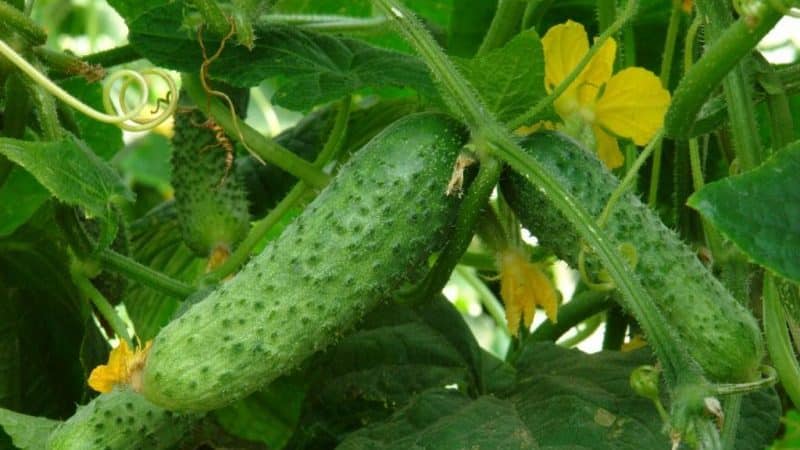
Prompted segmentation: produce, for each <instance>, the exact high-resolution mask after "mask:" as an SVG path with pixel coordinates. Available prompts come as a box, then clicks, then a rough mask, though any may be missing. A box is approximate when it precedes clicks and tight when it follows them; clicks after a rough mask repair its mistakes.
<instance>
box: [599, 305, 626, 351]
mask: <svg viewBox="0 0 800 450" xmlns="http://www.w3.org/2000/svg"><path fill="white" fill-rule="evenodd" d="M627 331H628V317H627V316H626V315H625V312H624V311H623V310H622V308H621V307H620V306H619V305H615V306H614V307H612V308H610V309H609V310H608V312H606V334H605V335H604V336H603V350H619V349H620V348H622V344H623V343H625V335H626V334H627Z"/></svg>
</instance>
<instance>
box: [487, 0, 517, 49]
mask: <svg viewBox="0 0 800 450" xmlns="http://www.w3.org/2000/svg"><path fill="white" fill-rule="evenodd" d="M526 6H527V3H526V2H525V1H524V0H500V1H499V2H498V4H497V11H495V14H494V18H493V19H492V23H491V25H490V26H489V31H488V32H486V36H484V38H483V42H482V43H481V46H480V48H478V56H480V55H484V54H486V53H487V52H490V51H492V50H494V49H496V48H500V47H502V46H503V45H505V43H506V42H508V41H509V40H511V38H512V37H514V35H515V34H517V33H518V32H519V29H520V25H521V23H522V17H523V14H525V7H526Z"/></svg>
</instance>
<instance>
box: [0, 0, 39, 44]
mask: <svg viewBox="0 0 800 450" xmlns="http://www.w3.org/2000/svg"><path fill="white" fill-rule="evenodd" d="M0 27H2V28H5V29H7V30H9V31H13V32H16V33H18V34H19V35H20V36H22V37H23V38H24V39H25V40H26V41H27V42H28V44H30V45H31V46H37V45H43V44H44V43H45V42H46V41H47V33H45V32H44V30H43V29H42V28H41V27H40V26H39V25H37V24H36V23H35V22H34V21H33V20H31V19H30V17H28V16H26V15H25V14H24V13H23V12H22V11H20V10H19V9H17V8H15V7H14V6H12V5H9V4H8V3H6V2H4V1H0Z"/></svg>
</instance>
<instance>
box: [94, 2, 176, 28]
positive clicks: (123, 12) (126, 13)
mask: <svg viewBox="0 0 800 450" xmlns="http://www.w3.org/2000/svg"><path fill="white" fill-rule="evenodd" d="M170 2H172V0H108V4H109V5H111V7H112V8H114V9H116V10H117V12H118V13H119V15H120V16H122V18H123V19H125V22H127V23H129V24H130V23H131V21H132V20H135V19H136V18H137V17H139V16H141V15H142V14H144V13H146V12H147V11H149V10H151V9H154V8H158V7H161V6H164V5H166V4H168V3H170Z"/></svg>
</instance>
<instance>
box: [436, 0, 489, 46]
mask: <svg viewBox="0 0 800 450" xmlns="http://www.w3.org/2000/svg"><path fill="white" fill-rule="evenodd" d="M496 9H497V2H496V1H480V2H476V1H474V0H454V1H453V12H452V15H451V17H450V35H449V36H448V38H447V51H448V53H450V54H451V55H454V56H460V57H465V58H466V57H470V56H472V55H474V54H475V52H476V51H478V48H479V47H480V45H481V42H483V36H484V35H485V34H486V30H488V29H489V25H490V24H491V23H492V18H494V13H495V10H496Z"/></svg>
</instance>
